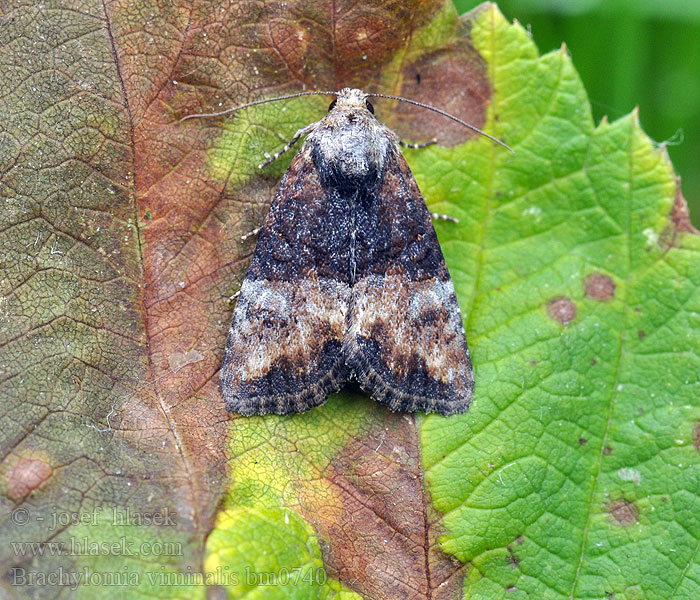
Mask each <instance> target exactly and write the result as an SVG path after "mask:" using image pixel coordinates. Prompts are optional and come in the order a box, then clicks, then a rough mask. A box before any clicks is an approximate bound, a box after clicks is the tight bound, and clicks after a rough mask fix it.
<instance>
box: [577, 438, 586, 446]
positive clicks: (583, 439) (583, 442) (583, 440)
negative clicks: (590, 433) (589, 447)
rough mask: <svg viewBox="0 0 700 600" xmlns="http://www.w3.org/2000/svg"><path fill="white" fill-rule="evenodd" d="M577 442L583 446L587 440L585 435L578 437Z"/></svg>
mask: <svg viewBox="0 0 700 600" xmlns="http://www.w3.org/2000/svg"><path fill="white" fill-rule="evenodd" d="M578 443H579V444H580V445H581V446H585V445H586V444H587V443H588V440H587V439H586V438H585V437H582V438H578Z"/></svg>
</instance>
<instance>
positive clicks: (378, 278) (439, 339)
mask: <svg viewBox="0 0 700 600" xmlns="http://www.w3.org/2000/svg"><path fill="white" fill-rule="evenodd" d="M356 210H357V247H356V252H355V256H356V261H357V263H356V278H355V283H354V285H353V287H352V298H351V301H350V309H349V311H348V315H347V325H346V335H345V340H344V342H343V354H344V356H345V360H346V363H347V365H348V367H349V368H350V369H351V370H352V371H353V373H354V375H355V377H356V378H357V379H358V381H359V382H360V385H361V386H362V387H363V388H364V389H365V390H367V391H368V392H370V393H371V395H372V397H373V398H374V399H375V400H377V401H379V402H383V403H385V404H386V405H388V407H389V408H390V409H391V410H395V411H397V410H400V411H406V412H413V411H417V410H419V411H425V412H437V413H440V414H443V415H450V414H454V413H459V412H464V411H466V410H467V409H468V408H469V404H470V402H471V398H472V390H473V387H474V374H473V370H472V364H471V360H470V358H469V350H468V348H467V340H466V337H465V334H464V326H463V324H462V316H461V313H460V310H459V305H458V304H457V298H456V296H455V292H454V286H453V285H452V281H451V280H450V276H449V273H448V272H447V267H446V266H445V260H444V258H443V256H442V251H441V250H440V245H439V243H438V240H437V236H436V235H435V229H434V228H433V224H432V222H431V219H430V213H429V212H428V209H427V207H426V205H425V202H424V201H423V198H422V196H421V193H420V190H419V189H418V185H417V184H416V182H415V179H414V178H413V175H412V174H411V171H410V169H409V167H408V164H407V163H406V160H405V159H404V158H403V156H401V154H400V153H399V152H398V150H396V151H393V152H391V154H390V156H389V158H388V162H387V164H386V167H385V173H384V176H383V177H382V178H380V180H379V182H378V184H377V185H376V186H374V187H370V188H369V189H368V190H367V193H366V194H365V196H364V198H361V200H360V202H359V203H358V206H357V209H356Z"/></svg>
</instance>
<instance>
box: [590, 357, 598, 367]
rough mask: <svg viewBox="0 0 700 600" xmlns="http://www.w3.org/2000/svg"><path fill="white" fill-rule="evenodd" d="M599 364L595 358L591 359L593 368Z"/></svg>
mask: <svg viewBox="0 0 700 600" xmlns="http://www.w3.org/2000/svg"><path fill="white" fill-rule="evenodd" d="M597 364H598V361H597V360H596V359H595V358H592V359H591V366H592V367H595V366H596V365H597Z"/></svg>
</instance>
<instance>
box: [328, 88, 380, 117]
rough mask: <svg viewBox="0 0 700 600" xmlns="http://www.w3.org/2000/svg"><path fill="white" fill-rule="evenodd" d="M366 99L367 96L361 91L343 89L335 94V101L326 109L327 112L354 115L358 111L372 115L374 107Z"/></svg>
mask: <svg viewBox="0 0 700 600" xmlns="http://www.w3.org/2000/svg"><path fill="white" fill-rule="evenodd" d="M367 98H369V94H365V93H364V92H363V91H362V90H357V89H353V88H343V89H342V90H340V91H339V92H338V93H337V94H336V97H335V100H333V102H331V105H330V106H329V107H328V112H329V113H331V112H334V111H338V112H348V113H356V112H358V111H359V112H361V113H362V112H364V113H371V114H374V107H373V106H372V103H371V102H370V101H369V100H367Z"/></svg>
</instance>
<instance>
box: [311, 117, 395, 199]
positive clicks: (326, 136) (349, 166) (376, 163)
mask: <svg viewBox="0 0 700 600" xmlns="http://www.w3.org/2000/svg"><path fill="white" fill-rule="evenodd" d="M365 112H366V111H365ZM328 117H335V118H334V119H333V120H332V121H331V122H329V123H327V124H325V123H322V124H321V126H320V127H319V128H318V129H317V130H316V131H315V132H314V135H313V138H314V139H313V143H314V147H313V158H314V162H315V163H316V168H317V169H318V172H319V175H320V177H321V182H322V183H323V184H324V185H331V186H334V187H340V188H345V187H357V186H362V185H367V184H369V183H371V182H372V181H373V180H375V179H377V178H378V177H379V176H380V174H381V173H382V171H383V168H384V162H385V160H386V156H387V153H388V151H389V145H390V140H389V139H388V137H387V134H386V132H384V131H383V128H382V127H381V125H379V123H377V121H376V120H375V119H374V117H372V116H371V115H370V114H369V113H368V112H367V113H366V114H363V112H362V111H358V112H355V111H343V112H339V113H338V114H331V115H328ZM329 120H330V119H329ZM324 125H326V126H325V127H324Z"/></svg>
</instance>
